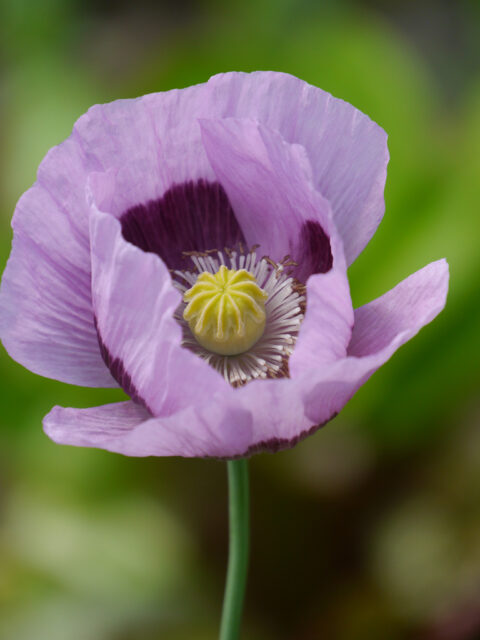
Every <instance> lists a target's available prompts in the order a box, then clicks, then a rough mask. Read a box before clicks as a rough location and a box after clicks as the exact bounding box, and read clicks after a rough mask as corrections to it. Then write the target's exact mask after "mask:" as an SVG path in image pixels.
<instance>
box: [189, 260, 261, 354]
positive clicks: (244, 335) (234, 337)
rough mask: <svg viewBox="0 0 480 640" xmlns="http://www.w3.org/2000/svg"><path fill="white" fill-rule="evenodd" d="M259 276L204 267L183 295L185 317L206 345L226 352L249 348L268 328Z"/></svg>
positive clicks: (239, 270) (221, 268) (241, 351)
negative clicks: (214, 271) (205, 269)
mask: <svg viewBox="0 0 480 640" xmlns="http://www.w3.org/2000/svg"><path fill="white" fill-rule="evenodd" d="M267 297H268V294H267V293H265V291H264V290H263V289H261V288H260V287H259V286H258V284H257V281H256V279H255V276H254V275H252V274H251V273H250V272H249V271H246V270H245V269H238V270H235V269H227V267H226V266H225V265H222V266H221V267H220V269H219V270H218V271H217V272H216V273H209V272H207V271H204V272H203V273H200V274H199V276H198V278H197V281H196V282H195V284H194V285H193V287H192V288H191V289H188V290H187V291H186V292H185V293H184V296H183V299H184V301H185V302H186V303H187V306H186V308H185V310H184V312H183V317H184V318H185V320H186V321H187V322H188V325H189V327H190V330H191V332H192V333H193V335H194V336H195V339H196V340H197V342H198V343H199V344H201V345H202V347H204V348H205V349H208V350H209V351H212V352H213V353H218V354H220V355H225V356H233V355H237V354H239V353H244V352H245V351H248V350H249V349H250V348H251V347H253V345H254V344H255V343H256V342H257V341H258V340H259V339H260V338H261V337H262V335H263V332H264V330H265V322H266V314H265V300H266V299H267Z"/></svg>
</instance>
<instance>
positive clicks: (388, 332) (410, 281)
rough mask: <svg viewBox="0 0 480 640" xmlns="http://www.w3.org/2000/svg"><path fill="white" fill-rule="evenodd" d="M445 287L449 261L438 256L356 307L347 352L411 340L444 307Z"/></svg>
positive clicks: (372, 351) (356, 353)
mask: <svg viewBox="0 0 480 640" xmlns="http://www.w3.org/2000/svg"><path fill="white" fill-rule="evenodd" d="M447 290H448V264H447V262H446V260H443V259H442V260H437V261H436V262H431V263H430V264H429V265H427V266H426V267H424V268H423V269H420V270H419V271H416V272H415V273H413V274H412V275H411V276H409V277H408V278H406V279H405V280H403V281H402V282H400V284H398V285H397V286H396V287H395V288H393V289H391V290H390V291H388V292H387V293H385V294H384V295H383V296H381V297H380V298H377V299H376V300H372V302H369V303H368V304H366V305H364V306H363V307H360V308H358V309H356V310H355V326H354V329H353V333H352V340H351V342H350V345H349V348H348V354H349V355H350V356H355V357H357V358H360V357H366V356H370V355H372V354H375V353H379V352H380V351H382V350H383V349H385V348H388V345H390V344H392V343H393V342H395V343H397V342H398V341H399V340H401V344H403V343H404V342H406V341H407V340H410V338H412V337H413V336H414V335H415V334H416V333H417V332H418V330H419V329H420V328H421V327H423V326H424V325H425V324H428V323H429V322H431V321H432V320H433V319H434V318H435V316H437V315H438V314H439V313H440V311H441V310H442V309H443V307H444V306H445V301H446V296H447ZM398 346H400V345H398Z"/></svg>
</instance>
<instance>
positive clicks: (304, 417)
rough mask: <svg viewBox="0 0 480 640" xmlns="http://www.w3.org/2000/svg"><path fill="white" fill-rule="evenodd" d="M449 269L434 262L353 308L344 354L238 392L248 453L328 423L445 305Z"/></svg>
mask: <svg viewBox="0 0 480 640" xmlns="http://www.w3.org/2000/svg"><path fill="white" fill-rule="evenodd" d="M447 289H448V265H447V263H446V262H445V260H439V261H438V262H434V263H432V264H430V265H428V266H426V267H425V268H423V269H421V270H420V271H417V272H416V273H414V274H412V275H411V276H409V277H408V278H407V279H406V280H404V281H403V282H401V283H400V284H399V285H397V286H396V287H395V288H394V289H392V290H391V291H389V292H388V293H386V294H385V295H384V296H382V297H380V298H378V299H377V300H374V301H373V302H371V303H369V304H367V305H365V306H364V307H361V308H360V309H358V310H357V311H356V313H355V322H356V324H355V328H354V330H353V336H352V340H351V343H350V345H349V349H348V356H347V357H346V358H343V359H341V360H337V361H336V362H332V363H330V364H327V365H324V366H321V367H318V368H317V369H316V370H315V369H310V370H305V371H304V372H303V375H299V376H298V377H296V378H293V379H291V380H259V381H255V382H252V383H250V384H248V385H246V386H245V387H243V388H242V389H239V390H238V393H239V396H241V401H242V403H243V404H244V405H245V406H248V407H249V408H250V410H251V412H252V415H253V441H252V444H251V445H250V448H249V450H248V451H249V452H254V451H262V450H269V451H276V450H279V449H283V448H288V447H291V446H293V445H294V444H295V443H296V442H298V441H299V440H301V439H302V438H304V437H306V436H307V435H310V434H311V433H313V432H314V431H315V430H316V429H318V428H319V427H320V426H322V425H323V424H325V422H327V421H328V420H331V419H332V418H333V417H334V416H335V415H336V414H337V413H338V412H339V411H340V410H341V409H342V408H343V406H344V405H345V404H346V403H347V402H348V400H350V398H351V397H352V396H353V395H354V393H355V392H356V391H357V390H358V389H359V388H360V387H361V386H362V384H364V383H365V382H366V381H367V380H368V378H369V377H370V376H371V375H372V374H373V373H374V372H375V371H376V370H377V369H378V368H379V367H380V366H381V365H382V364H384V363H385V362H386V361H387V360H388V359H389V358H390V357H391V356H392V355H393V353H394V352H395V351H396V350H397V349H398V348H399V347H400V346H401V345H402V344H404V343H405V342H407V341H408V340H410V339H411V338H412V337H413V336H414V335H416V333H418V331H419V330H420V329H421V328H422V327H423V326H425V325H426V324H428V323H429V322H431V321H432V320H433V318H435V316H436V315H438V313H440V311H441V310H442V309H443V307H444V306H445V301H446V295H447Z"/></svg>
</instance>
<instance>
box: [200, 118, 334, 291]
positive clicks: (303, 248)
mask: <svg viewBox="0 0 480 640" xmlns="http://www.w3.org/2000/svg"><path fill="white" fill-rule="evenodd" d="M200 125H201V128H202V135H203V143H204V146H205V150H206V152H207V155H208V157H209V160H210V163H211V164H212V167H213V169H214V171H215V173H216V175H217V177H218V179H219V181H220V182H221V184H222V186H223V187H224V189H225V190H226V192H227V195H228V197H229V200H230V202H231V203H232V206H233V209H234V211H235V215H236V217H237V220H238V221H239V223H240V226H241V227H242V231H243V233H244V235H245V238H246V240H247V243H248V244H249V245H254V244H259V245H260V252H261V253H264V254H266V255H268V256H269V257H270V258H272V259H273V260H275V261H277V262H279V261H281V260H282V258H284V257H285V256H286V255H289V256H290V257H292V258H293V259H294V260H295V261H296V262H297V263H298V265H299V266H298V268H297V269H296V276H297V278H298V279H299V280H302V281H305V280H306V279H307V277H308V276H309V275H310V274H311V273H316V272H319V271H328V270H329V269H330V268H331V266H332V262H333V256H332V248H331V235H332V234H333V233H335V229H334V226H333V224H332V221H331V212H330V206H329V203H328V202H327V201H326V200H325V199H324V198H323V197H322V196H321V195H320V194H319V193H318V192H317V191H316V190H315V188H314V187H313V185H312V182H311V168H310V164H309V161H308V158H307V156H306V152H305V149H304V148H303V147H301V146H300V145H293V144H288V143H286V142H285V141H284V140H283V139H282V138H281V136H280V135H279V134H278V133H277V132H275V131H271V130H269V129H267V128H266V127H264V126H263V125H261V124H260V123H258V122H255V121H253V120H248V119H243V120H239V119H235V118H225V119H222V120H201V121H200Z"/></svg>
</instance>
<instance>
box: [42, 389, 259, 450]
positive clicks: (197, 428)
mask: <svg viewBox="0 0 480 640" xmlns="http://www.w3.org/2000/svg"><path fill="white" fill-rule="evenodd" d="M224 400H225V398H224V397H222V396H220V397H218V398H212V401H211V402H208V403H204V404H203V405H202V406H199V407H197V408H194V407H189V408H188V409H185V410H183V411H180V412H179V413H176V414H174V415H172V416H170V417H165V418H152V417H150V416H149V414H148V413H147V412H146V411H145V409H143V407H140V406H138V405H137V404H135V403H133V402H122V403H117V404H110V405H105V406H101V407H92V408H89V409H65V408H63V407H54V408H53V409H52V411H51V412H50V413H49V414H48V415H47V416H46V417H45V418H44V421H43V424H44V429H45V432H46V433H47V435H48V436H49V437H50V438H51V439H52V440H54V441H55V442H57V443H59V444H69V445H75V446H81V447H99V448H101V449H107V450H108V451H114V452H116V453H122V454H124V455H128V456H182V457H234V456H235V455H237V454H238V453H240V452H242V451H246V450H247V449H248V447H249V445H250V443H251V441H252V426H251V425H252V417H251V414H250V412H249V411H248V410H247V409H243V408H241V407H236V406H228V405H226V404H225V403H224Z"/></svg>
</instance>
